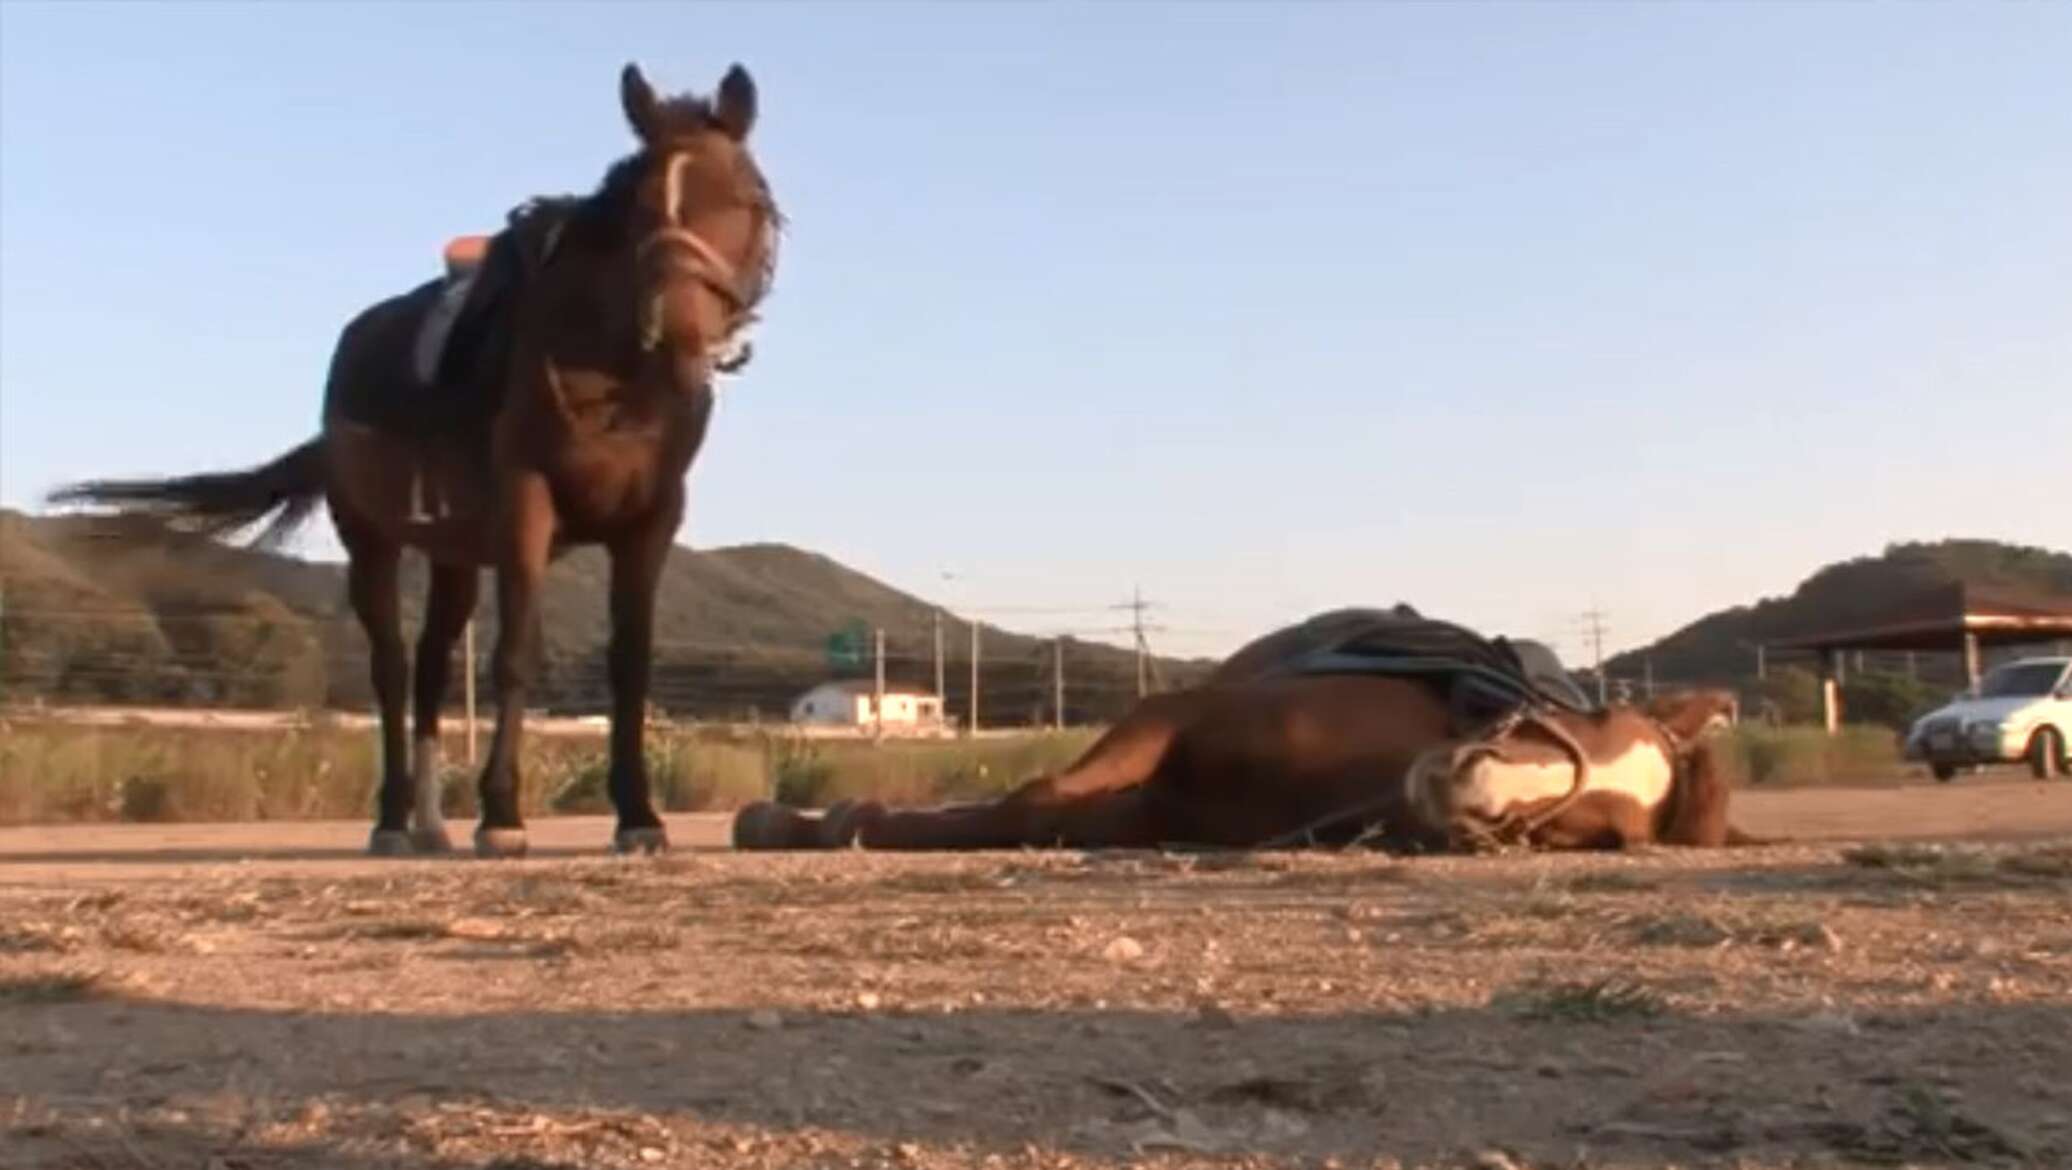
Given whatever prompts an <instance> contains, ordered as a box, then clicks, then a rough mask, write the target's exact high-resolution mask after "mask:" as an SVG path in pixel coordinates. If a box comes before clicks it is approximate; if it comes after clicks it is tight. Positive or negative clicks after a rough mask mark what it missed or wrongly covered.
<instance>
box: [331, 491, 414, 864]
mask: <svg viewBox="0 0 2072 1170" xmlns="http://www.w3.org/2000/svg"><path fill="white" fill-rule="evenodd" d="M338 532H339V537H340V539H341V541H342V542H343V543H344V544H345V548H346V555H347V557H348V558H349V560H348V563H347V567H346V574H345V577H346V593H347V595H348V596H349V597H350V598H351V600H352V607H353V613H354V614H356V615H357V616H358V617H359V619H360V627H361V628H362V629H364V630H365V631H366V632H367V659H368V671H369V674H370V675H371V679H372V682H373V684H374V698H375V702H376V704H377V705H378V706H379V707H380V710H381V792H380V797H379V805H378V814H377V818H376V820H375V823H374V832H373V835H372V836H370V837H369V838H368V839H367V851H368V852H369V853H373V854H375V855H377V856H382V857H393V856H398V855H401V854H406V853H408V852H410V836H409V828H410V776H409V773H408V772H406V771H405V770H404V754H403V751H404V745H403V695H404V687H405V685H406V683H407V679H406V678H405V675H406V674H407V673H408V669H409V668H408V665H407V664H406V662H405V659H404V648H403V615H402V613H401V610H400V606H399V605H398V598H397V582H396V578H397V568H398V565H399V563H400V562H401V559H402V549H401V548H399V547H398V546H397V545H395V544H394V543H392V542H390V541H387V540H384V539H382V538H380V537H378V536H374V535H372V534H370V533H366V532H363V531H360V530H358V529H355V528H352V527H351V526H348V525H344V524H340V525H339V526H338Z"/></svg>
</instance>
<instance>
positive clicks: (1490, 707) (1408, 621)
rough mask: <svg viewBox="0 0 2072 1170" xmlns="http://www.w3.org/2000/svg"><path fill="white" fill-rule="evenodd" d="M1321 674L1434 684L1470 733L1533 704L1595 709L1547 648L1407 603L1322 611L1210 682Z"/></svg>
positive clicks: (1253, 648) (1252, 649) (1245, 653)
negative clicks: (1491, 633)
mask: <svg viewBox="0 0 2072 1170" xmlns="http://www.w3.org/2000/svg"><path fill="white" fill-rule="evenodd" d="M1316 674H1367V675H1382V676H1389V677H1398V678H1416V679H1418V680H1420V681H1423V682H1426V683H1428V684H1430V685H1431V686H1432V687H1433V688H1434V689H1435V690H1437V692H1438V693H1439V694H1440V695H1441V696H1442V697H1443V698H1444V699H1445V700H1446V702H1447V705H1448V708H1449V710H1450V711H1451V712H1452V715H1453V720H1454V724H1455V726H1456V727H1457V728H1460V729H1462V730H1464V731H1466V730H1474V729H1480V728H1483V727H1486V726H1488V725H1489V724H1491V723H1494V722H1498V721H1501V720H1503V719H1507V718H1510V717H1511V716H1513V715H1515V714H1516V713H1517V712H1519V711H1521V710H1525V709H1527V708H1530V707H1534V706H1541V705H1546V706H1553V707H1559V708H1563V709H1566V710H1569V711H1576V712H1591V711H1595V710H1596V709H1597V707H1596V705H1595V704H1593V703H1591V702H1590V700H1589V698H1588V697H1586V696H1585V695H1584V694H1583V692H1582V690H1581V688H1579V687H1577V686H1576V684H1575V681H1574V680H1573V679H1572V678H1571V677H1570V676H1569V673H1568V670H1567V668H1566V667H1564V666H1562V664H1561V660H1560V658H1559V657H1558V656H1557V655H1556V654H1555V653H1554V651H1553V650H1552V649H1551V648H1549V647H1548V646H1546V645H1543V644H1542V643H1539V642H1535V641H1531V640H1528V639H1522V638H1521V639H1511V638H1505V637H1501V636H1499V637H1496V638H1485V637H1483V636H1482V635H1481V634H1478V633H1476V632H1474V631H1473V630H1470V629H1468V628H1467V627H1465V626H1458V625H1455V624H1453V623H1452V622H1446V621H1440V620H1438V619H1437V618H1428V617H1425V616H1423V615H1422V614H1419V613H1418V612H1417V611H1416V610H1415V609H1412V608H1411V607H1410V606H1408V605H1403V604H1398V605H1396V606H1395V607H1394V608H1392V609H1386V610H1382V609H1341V610H1332V611H1329V612H1327V613H1321V614H1318V615H1316V616H1314V617H1312V618H1310V619H1309V620H1307V621H1305V622H1302V623H1300V624H1299V625H1296V626H1291V627H1289V628H1287V629H1284V630H1279V631H1276V632H1275V633H1272V634H1269V635H1267V636H1266V637H1264V638H1261V639H1259V640H1257V641H1255V642H1253V643H1251V644H1250V645H1247V646H1245V647H1244V648H1243V649H1240V650H1239V651H1238V652H1237V653H1236V654H1233V655H1231V656H1230V658H1229V659H1227V660H1226V661H1225V662H1224V664H1223V666H1221V667H1219V668H1218V669H1217V671H1216V673H1215V674H1214V675H1212V676H1211V681H1234V680H1236V679H1239V678H1265V677H1271V676H1274V675H1316Z"/></svg>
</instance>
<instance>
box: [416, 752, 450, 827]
mask: <svg viewBox="0 0 2072 1170" xmlns="http://www.w3.org/2000/svg"><path fill="white" fill-rule="evenodd" d="M439 771H440V769H439V741H438V740H437V739H434V738H430V737H427V738H424V739H419V740H417V741H416V742H415V743H412V744H411V745H410V781H411V784H412V785H413V786H414V787H415V788H416V789H417V828H418V829H419V831H422V832H429V831H431V830H434V829H437V830H442V831H443V830H444V829H445V828H446V817H445V814H443V813H441V812H440V811H439V795H440V793H439Z"/></svg>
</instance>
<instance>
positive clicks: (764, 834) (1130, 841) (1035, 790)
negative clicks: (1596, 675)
mask: <svg viewBox="0 0 2072 1170" xmlns="http://www.w3.org/2000/svg"><path fill="white" fill-rule="evenodd" d="M1329 624H1330V623H1329V622H1324V623H1323V626H1321V627H1318V628H1312V629H1308V630H1307V631H1304V628H1303V627H1295V628H1291V630H1290V631H1282V632H1281V633H1280V634H1277V635H1274V636H1273V637H1277V638H1280V639H1282V641H1281V642H1280V643H1277V644H1271V645H1262V643H1266V642H1268V640H1267V639H1262V642H1261V643H1255V644H1254V646H1253V647H1248V648H1247V649H1246V650H1245V651H1240V652H1239V654H1237V655H1234V656H1233V657H1232V658H1231V659H1230V660H1229V661H1228V662H1226V663H1225V664H1224V666H1223V668H1221V669H1219V671H1218V672H1217V674H1216V675H1215V676H1214V677H1213V678H1212V679H1211V680H1210V681H1209V682H1208V683H1207V684H1206V685H1204V686H1202V687H1200V688H1198V689H1195V690H1190V691H1183V692H1178V693H1174V694H1168V695H1158V696H1153V697H1151V698H1149V699H1146V700H1144V701H1143V702H1142V703H1140V704H1139V705H1138V706H1137V707H1136V708H1135V709H1134V710H1133V711H1131V712H1130V714H1129V715H1128V716H1127V717H1125V718H1124V719H1123V720H1122V721H1121V722H1120V723H1118V724H1117V725H1116V726H1115V727H1113V728H1112V729H1110V730H1109V731H1108V732H1107V734H1105V735H1103V736H1102V737H1101V738H1100V739H1099V740H1097V741H1096V742H1095V743H1094V744H1093V746H1092V747H1090V748H1088V749H1087V751H1086V752H1085V754H1084V755H1082V756H1081V757H1080V758H1079V759H1078V760H1077V761H1076V762H1075V763H1073V764H1072V766H1070V767H1069V768H1067V769H1065V770H1064V771H1063V772H1060V773H1058V774H1057V775H1055V776H1047V777H1043V778H1040V779H1037V780H1034V781H1031V782H1029V783H1027V784H1024V785H1022V786H1021V787H1020V788H1018V789H1016V790H1015V791H1013V792H1012V793H1010V794H1009V795H1007V796H1006V797H1004V798H1002V799H1000V800H997V801H990V802H986V803H978V804H968V805H961V806H950V807H939V808H928V809H910V810H909V809H891V808H886V807H884V806H882V805H880V804H877V803H875V802H844V803H841V804H838V805H836V806H835V807H833V808H831V809H829V810H828V811H827V813H826V814H825V815H824V816H821V817H814V816H811V815H808V814H804V813H800V812H797V811H795V810H792V809H789V808H786V807H783V806H780V805H776V804H772V803H768V802H763V803H759V804H756V805H752V806H750V807H748V808H745V809H743V810H742V811H741V812H740V813H739V814H738V815H737V817H736V818H735V822H734V843H735V845H736V846H737V847H739V848H744V849H809V848H839V847H846V846H852V845H860V846H862V847H865V848H873V849H1000V848H1017V847H1028V846H1038V847H1041V846H1062V847H1068V848H1156V847H1167V846H1179V847H1185V846H1206V847H1225V848H1272V847H1288V846H1295V845H1308V844H1320V845H1328V844H1346V843H1351V842H1353V841H1356V840H1357V841H1371V842H1374V843H1376V844H1380V845H1383V846H1386V847H1390V848H1397V849H1404V850H1440V849H1452V848H1463V847H1480V846H1487V845H1493V844H1504V843H1510V844H1519V845H1526V846H1532V847H1539V848H1552V849H1593V848H1622V847H1626V846H1631V845H1639V844H1644V843H1650V842H1657V843H1663V844H1675V845H1694V846H1720V845H1726V844H1735V843H1743V842H1746V841H1749V840H1751V839H1750V838H1747V837H1745V836H1744V835H1743V834H1740V833H1739V832H1737V831H1735V830H1734V829H1732V828H1731V827H1730V826H1729V825H1728V822H1727V800H1728V791H1729V785H1728V782H1727V779H1726V777H1725V776H1724V774H1723V773H1722V771H1721V768H1720V761H1719V759H1718V758H1717V755H1716V748H1715V747H1714V746H1713V745H1712V744H1710V743H1709V742H1707V741H1708V740H1709V738H1710V735H1711V733H1712V732H1714V731H1716V730H1717V729H1718V727H1719V726H1721V725H1722V722H1723V721H1724V720H1726V719H1730V718H1731V711H1732V703H1733V696H1732V695H1731V694H1728V693H1725V692H1693V693H1690V694H1686V695H1680V696H1674V697H1670V698H1667V699H1664V700H1661V701H1659V702H1657V703H1656V704H1655V705H1654V706H1653V707H1652V708H1650V709H1648V710H1642V709H1637V708H1633V707H1626V706H1613V707H1610V708H1608V709H1604V710H1599V711H1588V712H1579V711H1574V710H1568V709H1563V708H1560V707H1557V706H1552V705H1546V704H1534V705H1530V706H1527V707H1524V708H1521V709H1520V710H1519V711H1517V712H1516V713H1514V714H1513V715H1512V716H1511V717H1509V718H1505V719H1502V720H1499V721H1498V722H1497V723H1496V724H1495V725H1494V726H1492V727H1488V728H1484V729H1480V730H1479V733H1478V734H1476V735H1475V736H1473V737H1471V738H1461V737H1460V736H1459V735H1458V733H1457V731H1456V728H1455V713H1454V711H1453V710H1452V709H1451V707H1450V706H1449V704H1448V703H1447V702H1446V701H1445V700H1444V699H1443V698H1442V697H1441V695H1440V694H1439V693H1438V691H1436V690H1435V689H1434V688H1433V687H1431V686H1429V685H1427V683H1426V682H1424V681H1421V680H1418V679H1411V678H1402V677H1388V676H1376V675H1364V674H1313V675H1303V674H1295V675H1287V674H1276V673H1274V672H1272V671H1271V670H1268V669H1265V668H1266V667H1267V666H1268V665H1270V664H1271V663H1273V662H1277V661H1282V660H1285V659H1286V658H1287V657H1289V656H1290V653H1291V650H1294V649H1300V648H1301V646H1300V645H1297V644H1301V643H1304V642H1305V641H1306V639H1308V638H1309V637H1310V636H1311V635H1316V636H1318V638H1319V639H1320V638H1321V637H1322V636H1326V635H1328V634H1329V633H1330V629H1329V628H1328V627H1329Z"/></svg>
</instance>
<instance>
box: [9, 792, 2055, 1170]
mask: <svg viewBox="0 0 2072 1170" xmlns="http://www.w3.org/2000/svg"><path fill="white" fill-rule="evenodd" d="M1737 809H1738V811H1737V820H1738V821H1739V822H1740V823H1741V824H1742V825H1743V826H1744V827H1746V828H1748V829H1750V830H1752V831H1754V832H1756V833H1758V834H1762V835H1766V836H1781V837H1788V838H1791V840H1789V841H1787V842H1786V843H1782V844H1777V845H1772V846H1766V847H1763V848H1759V849H1752V850H1737V851H1720V852H1690V851H1648V852H1642V853H1636V854H1625V855H1616V856H1507V857H1482V858H1434V859H1407V860H1406V859H1391V858H1387V857H1381V856H1375V855H1367V854H1359V855H1299V854H1273V855H1246V856H1229V855H1193V856H1190V855H1177V854H1155V853H1129V854H1081V853H1071V852H1063V853H1046V854H1037V853H1022V854H1004V853H992V854H968V855H962V856H932V857H913V856H890V855H874V854H864V853H855V852H852V853H844V854H836V855H817V856H816V855H790V856H773V855H740V854H734V853H731V852H728V851H726V850H724V849H722V848H719V847H717V845H718V842H719V840H720V839H721V838H722V836H723V822H721V821H719V820H717V819H714V818H678V819H676V821H675V822H674V823H673V825H672V828H673V830H674V832H675V835H676V838H677V840H678V842H679V845H689V846H692V847H689V848H680V849H679V850H678V851H677V852H676V853H674V854H672V855H670V856H669V857H666V858H663V859H659V860H656V859H615V858H607V857H602V856H599V855H598V854H599V852H600V849H601V845H602V843H603V841H604V840H605V837H606V833H607V828H608V826H607V825H606V824H605V823H604V822H602V821H599V820H595V819H589V818H571V819H567V820H556V821H542V822H537V823H536V824H535V825H534V840H535V846H536V852H537V854H538V856H535V857H534V858H532V859H530V860H527V861H524V862H519V863H493V864H491V863H480V862H475V861H472V860H464V859H455V860H451V861H376V860H371V859H368V858H364V857H362V856H360V855H359V854H358V852H357V850H358V848H359V846H360V844H361V843H362V842H363V841H364V834H365V826H363V825H359V824H316V825H293V824H270V825H237V826H164V827H150V826H116V827H81V828H77V829H73V828H66V829H12V830H4V831H0V1167H6V1168H8V1170H16V1168H20V1170H29V1168H37V1170H41V1168H46V1167H66V1168H74V1167H76V1168H81V1170H103V1168H109V1170H113V1168H120V1170H135V1168H172V1167H193V1168H196V1170H201V1168H212V1170H214V1168H220V1170H235V1168H261V1167H297V1168H304V1167H307V1168H316V1167H335V1168H338V1170H373V1168H375V1167H397V1168H406V1170H425V1168H429V1167H444V1166H480V1167H491V1166H494V1167H501V1168H503V1170H521V1168H532V1170H541V1168H546V1167H557V1168H558V1167H570V1168H573V1167H617V1166H634V1167H639V1166H742V1167H750V1168H764V1167H789V1166H830V1167H834V1166H843V1167H846V1166H888V1167H920V1168H932V1167H952V1166H957V1167H963V1166H973V1167H992V1166H998V1167H1119V1166H1133V1165H1144V1166H1182V1165H1189V1166H1191V1165H1219V1166H1220V1165H1232V1166H1330V1165H1339V1166H1347V1167H1352V1166H1369V1165H1379V1166H1391V1167H1394V1166H1405V1167H1408V1166H1419V1167H1424V1166H1430V1167H1478V1168H1487V1170H1516V1168H1526V1167H1535V1168H1537V1167H1547V1168H1551V1167H1562V1168H1569V1167H1602V1168H1613V1167H1671V1166H1676V1167H1701V1166H1702V1167H1712V1166H1718V1167H1749V1168H1754V1167H1799V1166H1806V1167H1816V1166H1819V1167H1826V1166H1902V1165H1914V1166H1956V1165H2004V1166H2035V1167H2063V1166H2072V784H2064V783H2059V784H2050V785H2046V784H2039V783H2036V782H2033V781H2027V780H2014V779H2009V778H2007V777H1993V778H1975V779H1972V780H1967V781H1963V782H1960V783H1958V784H1955V785H1949V786H1935V787H1926V786H1921V787H1908V788H1897V789H1875V790H1872V789H1852V790H1847V791H1843V790H1826V791H1816V790H1807V791H1796V792H1781V793H1766V792H1757V793H1750V794H1747V795H1746V796H1744V797H1742V798H1741V799H1740V801H1739V804H1738V806H1737ZM460 827H463V828H464V826H460ZM1941 841H1948V842H1964V843H1957V844H1935V843H1933V842H1941ZM1859 842H1870V843H1873V844H1858V843H1859ZM700 845H705V846H707V847H702V848H701V847H697V846H700Z"/></svg>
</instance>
